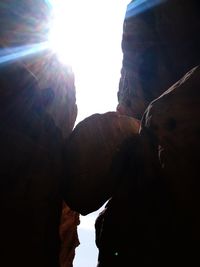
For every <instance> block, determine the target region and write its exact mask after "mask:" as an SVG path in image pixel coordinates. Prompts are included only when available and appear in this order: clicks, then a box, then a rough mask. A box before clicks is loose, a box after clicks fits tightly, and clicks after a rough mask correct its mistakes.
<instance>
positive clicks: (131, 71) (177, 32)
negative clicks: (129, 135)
mask: <svg viewBox="0 0 200 267" xmlns="http://www.w3.org/2000/svg"><path fill="white" fill-rule="evenodd" d="M199 10H200V7H199V1H198V0H191V1H182V0H167V1H156V2H155V3H154V2H153V1H141V3H137V1H132V2H131V3H130V4H129V5H128V7H127V12H126V17H125V20H124V28H123V39H122V50H123V66H122V70H121V79H120V84H119V92H118V99H119V106H118V110H119V111H120V113H122V114H126V115H130V116H133V117H135V118H137V119H141V117H142V115H143V112H144V111H145V109H146V107H147V106H148V104H149V103H150V102H151V101H152V100H154V99H155V98H157V97H159V96H160V95H161V94H162V93H163V92H164V91H165V90H167V89H168V88H169V87H170V86H172V85H173V84H174V83H175V82H177V81H178V80H179V79H180V78H181V77H182V76H183V75H185V73H186V72H188V71H189V70H190V69H192V68H193V67H195V66H197V65H198V64H199V58H200V50H199V47H200V38H199V34H198V32H199V29H200V20H199Z"/></svg>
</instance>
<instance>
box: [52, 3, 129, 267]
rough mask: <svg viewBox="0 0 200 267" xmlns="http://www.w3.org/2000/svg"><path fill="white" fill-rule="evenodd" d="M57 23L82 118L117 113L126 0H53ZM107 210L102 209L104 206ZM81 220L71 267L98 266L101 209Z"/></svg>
mask: <svg viewBox="0 0 200 267" xmlns="http://www.w3.org/2000/svg"><path fill="white" fill-rule="evenodd" d="M51 2H52V4H53V6H54V21H53V23H52V31H51V33H50V36H49V39H50V42H51V46H52V49H54V50H55V51H56V52H57V54H58V56H59V58H60V60H61V61H63V62H64V63H65V64H67V65H70V66H71V67H72V69H73V72H74V74H75V86H76V99H77V105H78V117H77V120H76V124H77V123H78V122H80V121H81V120H83V119H84V118H86V117H87V116H90V115H92V114H94V113H104V112H107V111H115V110H116V107H117V91H118V84H119V79H120V71H121V67H122V51H121V40H122V28H123V20H124V17H125V11H126V7H127V4H128V2H130V1H128V0H101V1H99V0H84V1H83V0H51ZM102 208H103V207H102ZM102 208H100V209H99V210H98V211H96V212H94V213H91V214H89V215H87V216H81V217H80V219H81V223H80V225H79V227H78V234H79V239H80V243H81V244H80V245H79V247H78V248H77V249H76V256H75V260H74V265H73V267H95V266H96V265H97V257H98V250H97V248H96V246H95V231H94V223H95V219H96V217H97V216H98V213H99V212H100V211H101V210H102Z"/></svg>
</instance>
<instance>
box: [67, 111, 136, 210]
mask: <svg viewBox="0 0 200 267" xmlns="http://www.w3.org/2000/svg"><path fill="white" fill-rule="evenodd" d="M138 130H139V123H138V121H137V120H135V119H133V118H130V117H128V116H121V115H119V114H118V113H116V112H108V113H105V114H94V115H92V116H90V117H88V118H86V119H85V120H83V121H82V122H80V123H79V124H78V125H77V126H76V127H75V129H74V130H73V132H72V134H71V136H70V137H69V140H68V143H67V159H66V177H68V179H67V180H65V181H66V184H65V185H64V192H63V194H64V195H65V199H66V203H67V204H68V205H69V206H70V207H71V208H72V209H73V210H76V211H78V212H80V213H81V214H84V215H85V214H87V213H90V212H92V211H95V210H97V209H98V208H100V207H101V205H103V203H104V202H105V201H106V200H108V199H109V198H110V197H111V195H112V192H113V190H114V188H115V186H116V184H117V181H116V180H115V177H113V176H112V172H111V168H112V160H113V156H114V154H115V153H116V152H117V151H118V149H119V148H120V145H121V144H122V142H123V141H124V140H125V139H126V138H129V137H131V136H134V135H137V133H138Z"/></svg>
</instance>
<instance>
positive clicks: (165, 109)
mask: <svg viewBox="0 0 200 267" xmlns="http://www.w3.org/2000/svg"><path fill="white" fill-rule="evenodd" d="M199 88H200V68H199V67H196V68H194V69H192V70H191V71H190V72H188V73H187V74H186V75H185V76H184V77H183V78H182V79H181V80H179V81H178V82H177V83H176V84H174V85H173V86H172V87H171V88H169V89H168V90H167V91H166V92H165V93H164V94H162V95H161V96H160V97H159V98H157V99H156V100H154V101H153V102H152V103H151V104H150V105H149V107H148V109H147V110H146V112H145V115H144V118H143V122H142V131H147V132H148V133H150V134H151V135H153V136H154V137H155V139H156V142H157V143H158V145H159V159H160V162H161V165H162V172H163V173H164V176H165V178H166V180H167V183H168V186H169V188H170V191H171V193H172V194H173V196H174V201H175V207H176V208H177V210H178V212H180V214H181V216H183V218H184V219H182V223H183V224H184V223H185V222H186V221H187V219H189V218H190V219H189V220H191V223H193V224H194V225H193V228H194V229H190V231H191V234H192V235H193V234H194V236H193V238H197V239H198V240H199V239H200V232H199V229H198V227H195V225H198V224H199V220H200V218H199V214H198V213H197V212H196V211H197V210H198V206H199V203H200V196H199V188H200V183H199V171H198V168H199V167H198V165H199V156H198V154H199V151H200V140H199V131H200V124H199V115H200V91H199ZM186 218H187V219H186ZM187 230H188V228H187ZM193 231H194V232H195V233H192V232H193ZM185 232H186V229H185ZM184 238H185V237H184Z"/></svg>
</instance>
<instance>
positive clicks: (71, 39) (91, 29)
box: [49, 0, 130, 120]
mask: <svg viewBox="0 0 200 267" xmlns="http://www.w3.org/2000/svg"><path fill="white" fill-rule="evenodd" d="M49 2H50V3H51V5H52V7H53V8H52V11H53V18H54V19H53V21H52V26H51V31H50V34H49V44H50V47H51V49H53V50H54V51H55V52H56V53H57V55H58V57H59V58H60V60H61V61H62V62H64V63H65V64H67V65H71V66H72V69H73V71H74V73H75V81H76V91H77V104H78V108H79V113H78V120H80V119H82V118H84V117H86V116H89V115H91V114H92V113H96V112H99V113H102V112H106V111H109V110H115V108H116V105H117V90H118V83H119V77H120V70H121V65H122V51H121V38H122V28H123V19H124V15H125V9H126V4H127V2H130V1H128V0H126V1H125V0H101V1H99V0H84V1H83V0H49Z"/></svg>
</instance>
